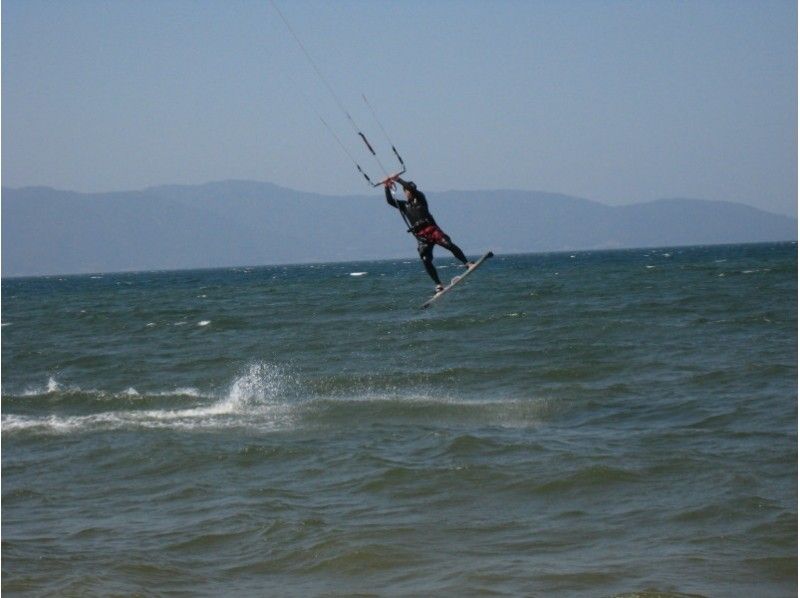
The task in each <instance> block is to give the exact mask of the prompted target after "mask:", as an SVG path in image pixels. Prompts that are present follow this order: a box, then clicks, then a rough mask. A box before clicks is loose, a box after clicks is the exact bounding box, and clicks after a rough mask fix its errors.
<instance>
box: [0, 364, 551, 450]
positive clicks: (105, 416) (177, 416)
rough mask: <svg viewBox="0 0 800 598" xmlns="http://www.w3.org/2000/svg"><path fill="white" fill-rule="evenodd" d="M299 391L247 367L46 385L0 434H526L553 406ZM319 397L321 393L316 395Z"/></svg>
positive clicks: (12, 413) (424, 394)
mask: <svg viewBox="0 0 800 598" xmlns="http://www.w3.org/2000/svg"><path fill="white" fill-rule="evenodd" d="M327 386H328V385H327V384H324V383H323V384H320V383H319V381H316V382H313V383H308V384H304V383H303V382H301V381H300V380H299V379H298V378H297V377H296V376H295V375H293V374H292V373H291V372H290V371H288V370H287V369H286V368H283V367H280V366H277V365H275V364H270V363H265V362H255V363H251V364H249V365H247V366H246V367H245V368H244V369H243V370H241V371H240V372H239V373H237V375H235V376H234V379H233V380H232V382H231V383H230V384H229V385H228V386H226V387H225V388H223V389H221V390H219V391H216V392H210V393H204V392H201V391H200V390H198V389H196V388H192V387H187V388H176V389H173V390H165V391H156V392H140V391H139V390H137V389H136V388H134V387H129V388H127V389H125V390H122V391H119V392H108V391H104V390H96V389H90V390H86V389H81V388H79V387H74V386H65V385H63V384H61V383H59V382H58V381H57V380H55V379H54V378H52V377H51V378H50V379H49V380H48V382H47V385H46V386H44V387H40V388H33V389H26V390H25V391H24V392H23V393H22V394H21V395H19V396H14V395H10V396H8V395H6V396H4V397H3V400H4V402H5V406H4V410H3V415H2V430H3V432H4V433H16V432H30V433H43V434H48V433H50V434H69V433H74V432H86V431H104V430H115V429H126V428H175V429H199V430H203V429H221V428H255V429H259V430H275V431H277V430H286V429H294V428H297V427H298V426H305V427H327V426H331V425H334V426H351V425H354V424H355V425H359V424H364V423H383V422H389V423H410V422H414V423H420V422H422V423H429V422H434V421H438V422H447V423H450V424H455V425H458V424H472V425H474V424H485V425H498V426H505V427H527V426H531V425H536V424H537V423H540V422H542V421H543V420H546V419H548V418H549V417H550V416H551V415H552V413H553V412H554V411H555V410H556V409H557V405H556V404H555V403H554V402H553V401H551V400H548V399H547V398H542V399H531V398H492V399H480V398H478V399H476V398H464V397H459V396H456V395H453V394H442V393H438V392H436V391H435V390H431V389H427V388H426V389H424V390H419V389H413V388H412V389H409V388H404V389H397V388H390V389H385V390H372V389H369V388H364V387H363V386H362V385H360V384H357V385H356V387H357V388H356V389H354V388H353V387H350V388H345V387H342V386H339V385H336V386H337V388H336V389H332V388H327V390H328V392H327V393H326V392H325V391H323V390H322V389H323V388H325V387H327ZM321 391H322V392H321Z"/></svg>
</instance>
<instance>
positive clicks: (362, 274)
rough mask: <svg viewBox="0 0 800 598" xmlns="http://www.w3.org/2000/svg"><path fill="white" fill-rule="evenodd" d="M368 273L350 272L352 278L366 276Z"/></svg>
mask: <svg viewBox="0 0 800 598" xmlns="http://www.w3.org/2000/svg"><path fill="white" fill-rule="evenodd" d="M366 275H367V273H366V272H350V276H366Z"/></svg>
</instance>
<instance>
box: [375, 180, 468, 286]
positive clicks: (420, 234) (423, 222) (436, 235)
mask: <svg viewBox="0 0 800 598" xmlns="http://www.w3.org/2000/svg"><path fill="white" fill-rule="evenodd" d="M394 181H397V182H398V183H400V186H402V187H403V190H404V191H405V195H406V201H403V200H397V199H395V198H394V197H393V196H392V187H394ZM384 191H385V192H386V202H387V203H388V204H389V205H390V206H392V207H394V208H397V209H398V210H400V212H401V213H402V214H403V218H404V219H405V221H406V223H408V225H409V229H408V232H410V233H413V235H414V236H415V237H416V238H417V251H418V252H419V257H420V258H421V259H422V263H423V265H424V266H425V271H426V272H427V273H428V275H429V276H430V277H431V278H432V279H433V282H435V283H436V292H437V293H439V292H440V291H442V289H444V286H442V281H441V280H440V279H439V274H438V272H436V268H435V267H434V265H433V246H434V245H441V246H442V247H444V248H445V249H447V250H448V251H450V252H451V253H452V254H453V255H454V256H455V257H456V259H457V260H459V261H460V262H461V263H462V264H464V266H466V267H467V268H469V267H470V266H471V265H472V262H470V261H469V260H467V258H466V256H465V255H464V252H463V251H461V249H459V247H458V245H456V244H455V243H453V242H452V241H451V240H450V237H448V236H447V235H446V234H445V233H444V232H443V231H442V229H440V228H439V227H438V226H437V224H436V221H435V220H434V219H433V216H431V213H430V212H429V211H428V201H427V200H426V199H425V194H424V193H422V192H421V191H419V190H418V189H417V186H416V185H415V184H414V182H413V181H404V180H403V179H401V178H400V177H397V178H394V179H388V180H387V181H386V182H385V183H384Z"/></svg>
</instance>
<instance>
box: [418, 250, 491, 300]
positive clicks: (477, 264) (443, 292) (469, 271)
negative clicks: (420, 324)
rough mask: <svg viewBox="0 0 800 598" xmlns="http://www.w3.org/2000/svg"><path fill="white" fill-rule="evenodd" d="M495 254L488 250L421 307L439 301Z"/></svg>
mask: <svg viewBox="0 0 800 598" xmlns="http://www.w3.org/2000/svg"><path fill="white" fill-rule="evenodd" d="M493 256H494V253H492V252H491V251H489V252H487V253H486V254H484V255H483V256H482V257H481V259H479V260H478V261H477V262H475V263H474V264H472V265H471V266H470V267H469V268H467V271H466V272H464V274H462V275H461V276H456V277H455V278H453V280H451V281H450V284H449V285H447V286H446V287H444V288H443V289H442V290H441V291H439V292H438V293H436V294H435V295H434V296H433V297H431V298H430V299H428V300H427V301H426V302H425V303H423V304H422V305H420V308H421V309H425V308H427V307H430V306H431V305H433V304H434V303H435V302H437V301H438V300H439V299H441V298H442V297H443V296H444V295H446V294H447V293H448V291H450V289H452V288H453V287H454V286H456V285H457V284H459V283H460V282H461V281H462V280H464V279H465V278H466V277H467V276H469V275H470V274H472V273H473V272H475V270H477V269H478V268H480V266H481V264H482V263H483V262H485V261H486V260H488V259H489V258H490V257H493Z"/></svg>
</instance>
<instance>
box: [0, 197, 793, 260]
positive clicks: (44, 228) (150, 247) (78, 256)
mask: <svg viewBox="0 0 800 598" xmlns="http://www.w3.org/2000/svg"><path fill="white" fill-rule="evenodd" d="M427 196H428V200H429V202H430V204H431V209H432V212H433V214H434V216H435V217H436V219H437V221H438V222H439V224H440V226H441V227H442V228H443V229H444V230H445V231H446V232H447V233H449V234H450V235H451V236H452V238H453V240H454V241H455V242H456V243H457V244H459V245H460V246H461V247H462V248H463V249H464V250H465V252H466V253H467V254H473V255H474V254H478V253H482V252H483V251H485V250H487V249H493V250H494V251H495V252H496V253H525V252H540V251H560V250H575V249H613V248H623V247H664V246H675V245H705V244H720V243H751V242H764V241H788V240H796V239H797V220H795V219H793V218H789V217H786V216H780V215H776V214H770V213H768V212H764V211H761V210H758V209H755V208H752V207H749V206H745V205H742V204H737V203H732V202H724V201H704V200H698V199H662V200H658V201H653V202H648V203H640V204H634V205H628V206H622V207H611V206H607V205H604V204H601V203H598V202H595V201H590V200H587V199H579V198H575V197H569V196H566V195H559V194H554V193H541V192H536V191H503V190H498V191H448V192H443V193H434V192H430V193H427ZM415 248H416V244H415V242H414V239H413V238H412V237H411V236H410V235H408V234H407V233H406V232H405V226H404V224H403V221H402V220H401V218H400V216H399V214H397V211H396V210H394V209H393V208H390V207H389V206H388V205H386V203H385V201H384V198H383V189H378V190H376V191H375V192H374V193H373V194H372V195H370V196H326V195H317V194H312V193H303V192H299V191H293V190H291V189H285V188H282V187H278V186H276V185H273V184H270V183H257V182H248V181H224V182H217V183H208V184H205V185H197V186H164V187H153V188H149V189H145V190H142V191H132V192H122V193H92V194H86V193H75V192H69V191H58V190H55V189H50V188H45V187H27V188H23V189H9V188H3V191H2V268H3V271H2V274H3V276H33V275H43V274H65V273H89V272H114V271H129V270H171V269H184V268H209V267H218V266H244V265H261V264H277V263H300V262H312V261H315V262H333V261H351V260H371V259H383V258H397V257H407V256H414V255H416V249H415ZM437 255H449V254H448V253H447V252H445V251H444V250H441V249H439V250H437Z"/></svg>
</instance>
